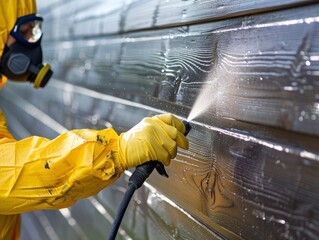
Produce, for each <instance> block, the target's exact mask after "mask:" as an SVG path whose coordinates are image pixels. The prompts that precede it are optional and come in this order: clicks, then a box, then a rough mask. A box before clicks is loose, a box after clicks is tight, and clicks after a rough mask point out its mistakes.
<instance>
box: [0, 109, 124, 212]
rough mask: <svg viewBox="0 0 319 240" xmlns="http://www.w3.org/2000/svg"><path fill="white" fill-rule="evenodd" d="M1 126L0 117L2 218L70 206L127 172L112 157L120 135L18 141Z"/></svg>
mask: <svg viewBox="0 0 319 240" xmlns="http://www.w3.org/2000/svg"><path fill="white" fill-rule="evenodd" d="M0 115H1V114H0ZM3 121H5V120H4V117H3V116H2V117H1V116H0V135H1V136H2V138H1V139H0V202H1V204H0V214H17V213H22V212H26V211H32V210H38V209H58V208H63V207H67V206H70V205H72V204H73V203H74V202H75V201H76V200H78V199H80V198H85V197H88V196H92V195H95V194H97V193H98V192H99V191H100V190H102V189H103V188H105V187H106V186H108V185H109V184H111V183H113V182H114V181H115V180H116V179H118V177H119V176H120V175H121V173H122V172H123V171H124V169H123V167H122V165H121V163H119V162H118V161H117V160H116V157H114V155H115V154H116V151H117V139H118V135H117V134H116V132H115V131H114V130H113V129H105V130H101V131H98V130H89V129H81V130H72V131H69V132H66V133H64V134H61V135H60V136H58V137H57V138H55V139H53V140H49V139H46V138H42V137H35V136H34V137H29V138H26V139H23V140H20V141H16V140H14V139H13V137H12V135H11V134H9V133H8V131H7V130H6V127H5V124H4V123H3Z"/></svg>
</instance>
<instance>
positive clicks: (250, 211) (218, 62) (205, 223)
mask: <svg viewBox="0 0 319 240" xmlns="http://www.w3.org/2000/svg"><path fill="white" fill-rule="evenodd" d="M314 2H315V1H297V0H296V1H280V3H279V2H277V1H259V2H258V4H256V3H255V2H253V1H201V2H200V1H177V0H174V1H173V0H171V1H143V0H142V1H108V3H110V4H106V3H105V2H104V1H98V0H96V1H94V3H95V4H93V5H92V3H91V2H90V3H89V2H87V1H68V2H67V3H64V2H63V3H62V1H60V0H55V1H45V2H44V1H43V2H42V3H40V4H39V6H40V9H42V11H43V15H44V16H45V19H46V23H45V29H46V32H47V33H48V34H47V35H46V36H45V38H44V40H45V41H44V53H45V58H46V60H47V61H48V62H50V63H51V64H52V66H53V68H54V71H55V79H53V80H52V81H51V82H50V83H49V84H48V87H47V88H46V89H43V90H38V91H34V90H33V89H32V88H31V86H26V85H23V84H17V83H9V84H8V85H7V86H6V87H5V88H4V89H2V90H1V91H0V106H1V108H3V109H4V110H5V112H6V115H7V118H8V119H9V127H10V128H11V129H12V131H13V133H14V135H15V136H17V137H18V138H22V137H27V136H28V135H30V134H35V135H41V136H45V137H49V138H54V137H55V136H57V134H59V133H61V132H64V131H66V130H67V129H74V128H95V129H101V128H105V127H113V128H115V129H116V130H117V131H118V132H121V131H126V130H127V129H129V128H130V127H132V126H134V125H135V124H136V123H138V122H139V121H140V120H141V119H142V118H143V117H145V116H150V115H152V114H157V113H162V112H171V113H174V114H176V115H177V116H179V117H181V118H184V119H187V118H192V119H191V124H192V127H193V128H192V131H191V132H190V133H189V135H188V138H189V140H190V149H189V150H188V151H185V150H180V151H179V155H178V156H177V157H176V159H174V160H173V161H172V164H171V165H170V167H169V168H167V172H168V174H169V176H170V178H168V179H165V178H163V177H161V176H159V175H157V174H156V173H154V174H153V175H152V176H151V177H150V179H149V181H148V183H147V184H146V185H145V186H144V187H143V188H142V189H140V190H139V191H137V192H136V193H135V195H134V198H133V200H132V202H131V204H130V206H129V209H128V211H127V213H126V215H125V218H124V220H123V224H122V226H121V227H122V229H121V231H120V234H119V239H223V238H228V239H241V238H244V239H315V238H316V237H317V236H318V235H319V232H318V223H319V217H318V213H319V206H318V202H319V188H318V186H317V184H316V182H317V181H316V179H317V178H318V170H319V147H318V135H319V127H318V123H319V122H318V121H319V102H318V101H319V100H318V90H319V89H318V86H319V84H318V75H319V45H318V43H319V42H318V41H317V39H318V34H319V30H318V29H319V15H318V9H319V5H318V4H313V5H309V6H306V5H305V6H300V4H301V3H314ZM111 3H112V4H111ZM106 5H107V6H106ZM288 6H289V9H285V8H287V7H288ZM275 8H276V9H277V8H278V9H280V11H273V10H274V9H275ZM251 13H254V14H253V15H251ZM61 16H64V17H63V18H61ZM230 16H236V17H234V18H229V17H230ZM62 19H63V21H62ZM201 95H203V96H204V97H203V98H201V97H200V96H201ZM197 99H200V100H199V104H196V100H197ZM204 107H205V108H204ZM191 112H192V113H194V115H193V114H192V115H191V116H189V114H190V113H191ZM129 175H130V172H126V173H125V174H124V175H123V176H122V178H121V179H120V180H119V181H118V182H116V183H115V184H114V185H112V186H110V187H108V188H107V189H105V190H103V191H101V192H100V193H99V194H98V195H97V196H94V197H91V198H88V199H83V200H80V201H78V202H77V203H76V204H75V205H74V206H72V207H70V208H68V209H61V210H59V211H41V212H35V213H28V214H26V215H24V217H23V219H24V221H23V229H22V232H23V236H22V239H103V238H104V237H106V235H107V233H108V231H109V230H110V227H111V222H112V220H113V218H114V215H115V212H116V209H117V206H118V204H119V203H120V200H121V199H122V197H123V195H124V191H125V189H126V186H127V179H128V176H129ZM34 229H37V231H36V233H34V234H33V233H32V232H33V231H34Z"/></svg>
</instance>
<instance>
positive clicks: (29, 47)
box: [0, 14, 53, 88]
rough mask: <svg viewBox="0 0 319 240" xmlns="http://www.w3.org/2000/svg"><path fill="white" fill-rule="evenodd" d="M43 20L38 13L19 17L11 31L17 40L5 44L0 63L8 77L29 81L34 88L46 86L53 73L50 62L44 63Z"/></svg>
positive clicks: (1, 69) (0, 69)
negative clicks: (42, 44) (8, 44)
mask: <svg viewBox="0 0 319 240" xmlns="http://www.w3.org/2000/svg"><path fill="white" fill-rule="evenodd" d="M42 20H43V19H42V17H40V16H39V15H36V14H31V15H27V16H23V17H20V18H18V20H17V22H16V25H15V27H14V28H13V30H12V32H11V33H10V34H11V35H12V36H13V37H14V38H15V39H16V42H15V43H13V44H12V45H11V46H10V47H8V46H5V48H4V50H3V54H2V58H1V65H0V71H1V73H2V74H3V75H5V76H6V77H7V78H8V79H10V80H14V81H29V82H31V83H33V86H34V88H39V87H42V88H43V87H45V85H46V84H47V83H48V81H49V79H50V77H51V76H52V74H53V72H52V70H51V68H50V65H49V64H45V65H43V64H42V48H41V38H42V31H41V23H42Z"/></svg>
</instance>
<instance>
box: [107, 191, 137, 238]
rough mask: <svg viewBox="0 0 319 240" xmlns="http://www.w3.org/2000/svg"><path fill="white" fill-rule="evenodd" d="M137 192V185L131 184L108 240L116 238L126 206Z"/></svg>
mask: <svg viewBox="0 0 319 240" xmlns="http://www.w3.org/2000/svg"><path fill="white" fill-rule="evenodd" d="M134 192H135V187H134V186H133V185H131V186H129V187H128V189H127V190H126V192H125V195H124V198H123V200H122V202H121V205H120V207H119V209H118V210H117V214H116V218H115V219H114V222H113V225H112V229H111V232H110V234H109V238H108V240H114V239H115V238H116V234H117V232H118V230H119V227H120V225H121V222H122V219H123V216H124V214H125V211H126V208H127V206H128V204H129V203H130V201H131V198H132V196H133V194H134Z"/></svg>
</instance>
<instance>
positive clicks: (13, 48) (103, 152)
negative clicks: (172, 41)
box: [0, 0, 188, 240]
mask: <svg viewBox="0 0 319 240" xmlns="http://www.w3.org/2000/svg"><path fill="white" fill-rule="evenodd" d="M0 6H1V7H0V18H1V19H0V41H1V42H0V47H1V49H0V58H1V62H0V74H1V82H0V84H1V85H2V86H3V85H4V84H5V83H6V79H7V78H8V79H10V80H15V81H20V82H31V83H32V84H33V86H34V87H35V88H39V87H44V86H45V85H46V83H47V82H48V81H49V79H50V77H51V75H52V71H51V69H50V66H49V65H43V64H42V50H41V37H42V32H41V22H42V18H41V17H40V16H39V15H37V14H36V12H37V10H36V2H35V0H10V1H1V3H0ZM0 94H1V93H0ZM13 127H14V126H13ZM184 133H185V126H184V124H183V123H182V121H181V120H179V119H178V118H176V117H175V116H173V115H171V114H160V115H156V116H153V117H147V118H144V119H143V120H142V121H141V122H140V123H138V124H137V125H136V126H135V127H133V128H132V129H130V130H129V131H127V132H124V133H121V134H120V135H118V134H117V133H116V132H115V130H113V129H112V128H107V129H102V130H94V129H75V130H70V131H68V132H65V133H63V134H61V135H59V136H58V137H56V138H55V139H53V140H49V139H47V138H44V137H39V136H31V137H28V138H26V139H22V140H16V139H15V138H14V137H13V135H12V134H11V133H10V132H9V130H8V128H7V124H6V119H5V116H4V114H3V112H2V111H0V202H1V204H0V238H1V239H6V240H7V239H19V235H20V214H21V213H23V212H27V211H33V210H40V209H59V208H65V207H68V206H70V205H72V204H74V203H75V202H76V201H77V200H78V199H80V198H86V197H88V196H92V195H96V194H97V193H98V192H99V191H100V190H102V189H103V188H105V187H107V186H108V185H110V184H111V183H114V182H115V181H116V180H117V179H118V178H119V177H120V176H121V174H122V173H123V172H124V171H125V170H126V169H128V168H131V167H135V166H138V165H140V164H143V163H145V162H147V161H150V160H152V159H156V160H159V161H160V162H162V163H163V164H164V165H166V166H167V165H169V163H170V160H171V159H173V158H174V157H175V156H176V154H177V147H178V146H179V147H182V148H184V149H187V148H188V141H187V139H186V137H185V136H184Z"/></svg>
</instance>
